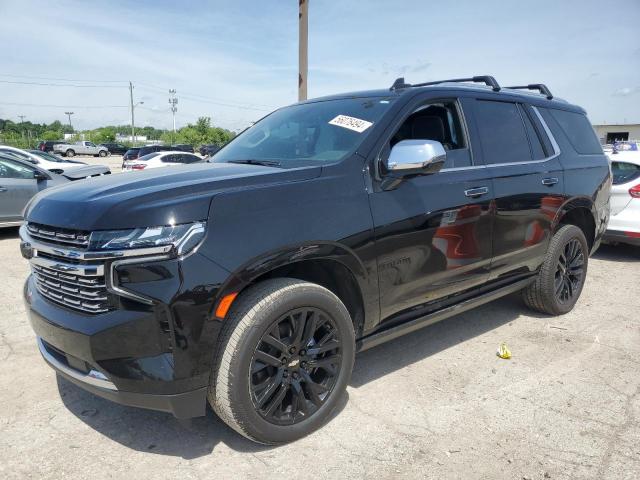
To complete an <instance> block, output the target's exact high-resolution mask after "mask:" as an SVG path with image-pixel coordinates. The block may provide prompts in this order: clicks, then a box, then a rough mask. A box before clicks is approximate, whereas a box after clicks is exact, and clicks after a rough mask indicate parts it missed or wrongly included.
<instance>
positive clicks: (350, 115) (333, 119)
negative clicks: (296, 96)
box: [211, 97, 393, 167]
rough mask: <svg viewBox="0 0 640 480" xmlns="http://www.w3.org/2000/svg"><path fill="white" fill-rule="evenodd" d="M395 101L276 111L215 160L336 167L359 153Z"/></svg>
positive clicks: (311, 105)
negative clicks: (368, 135) (331, 165)
mask: <svg viewBox="0 0 640 480" xmlns="http://www.w3.org/2000/svg"><path fill="white" fill-rule="evenodd" d="M392 102H393V98H382V97H375V98H345V99H339V100H328V101H322V102H315V103H306V104H302V105H293V106H290V107H286V108H283V109H280V110H276V111H275V112H273V113H272V114H271V115H268V116H267V117H265V118H263V119H262V120H260V121H259V122H258V123H256V124H255V125H253V126H252V127H251V128H249V129H247V130H245V131H244V132H243V133H241V134H240V135H239V136H238V137H237V138H235V139H234V140H233V141H232V142H230V143H229V144H228V145H226V146H225V147H223V148H222V149H221V150H220V151H218V152H217V153H216V154H215V155H214V156H213V157H212V159H211V161H212V162H213V163H224V162H240V161H247V162H249V161H250V162H253V163H259V162H265V163H267V162H272V163H273V164H277V165H278V166H282V167H298V166H302V165H310V164H314V163H331V162H336V161H339V160H342V159H344V158H345V157H347V156H348V155H349V154H351V153H353V152H354V151H355V150H356V148H357V147H358V146H359V145H360V143H361V142H362V141H363V140H364V138H365V137H366V135H367V134H368V133H369V132H370V131H371V129H372V128H373V125H374V124H375V123H376V122H377V121H378V120H380V118H382V116H383V115H384V114H385V113H386V112H387V111H388V109H389V107H390V106H391V103H392ZM274 162H277V163H274Z"/></svg>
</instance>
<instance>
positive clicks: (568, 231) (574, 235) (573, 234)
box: [549, 225, 589, 314]
mask: <svg viewBox="0 0 640 480" xmlns="http://www.w3.org/2000/svg"><path fill="white" fill-rule="evenodd" d="M558 233H560V238H559V242H558V246H559V248H556V251H554V252H553V256H552V257H551V258H552V263H551V265H550V267H551V268H550V271H549V273H550V275H551V278H550V279H549V284H550V286H551V289H552V291H551V294H552V298H553V301H554V302H555V307H556V310H557V311H558V312H560V313H561V314H564V313H568V312H570V311H571V310H572V309H573V307H574V306H575V304H576V302H577V301H578V299H579V298H580V295H581V294H582V289H583V288H584V284H585V281H586V279H587V269H588V265H589V245H588V243H587V239H586V238H585V236H584V233H583V232H582V230H580V229H579V228H578V227H576V226H574V225H567V226H565V227H563V228H562V231H560V232H558ZM573 239H576V240H578V241H579V242H580V245H581V246H582V254H583V257H584V264H583V266H582V270H583V272H582V278H581V281H580V286H579V288H578V291H577V292H576V293H575V294H574V295H573V298H571V299H570V300H569V301H568V302H560V300H558V298H557V296H556V294H555V287H554V281H553V280H554V278H555V271H556V269H557V265H558V261H559V259H560V255H561V254H562V253H563V252H564V248H565V246H566V245H567V243H569V242H570V241H571V240H573Z"/></svg>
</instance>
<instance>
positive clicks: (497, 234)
mask: <svg viewBox="0 0 640 480" xmlns="http://www.w3.org/2000/svg"><path fill="white" fill-rule="evenodd" d="M463 107H464V110H465V114H466V115H467V116H469V117H472V118H473V122H474V124H475V127H476V129H477V133H478V134H477V135H474V136H473V137H472V145H473V148H474V151H476V152H477V153H479V154H481V155H482V161H483V163H484V164H485V165H486V166H487V170H488V171H489V172H490V175H491V177H492V178H493V187H494V189H495V191H494V207H493V213H494V223H493V250H492V256H493V260H492V263H491V275H490V279H496V278H503V277H506V276H511V275H519V274H522V273H526V272H529V271H533V270H535V269H536V268H538V266H539V265H540V264H541V263H542V260H543V258H544V255H545V253H546V251H547V246H548V244H549V239H550V234H551V227H552V224H553V221H554V219H555V218H556V214H557V212H558V210H559V209H560V207H561V206H562V204H563V202H564V172H563V168H562V165H561V164H560V161H559V159H558V157H557V155H556V153H558V152H555V151H548V149H547V147H546V146H545V144H546V140H547V138H546V134H545V136H544V137H543V136H542V135H543V134H542V133H541V132H540V131H539V130H541V129H542V125H541V124H539V123H538V121H537V119H535V118H532V116H531V115H530V114H529V113H527V110H526V109H525V108H524V107H523V106H519V105H518V104H517V103H514V102H504V101H496V100H495V99H490V97H488V98H482V97H480V98H478V99H475V100H472V99H468V100H467V101H465V102H464V104H463ZM543 142H544V143H543ZM547 155H548V157H547Z"/></svg>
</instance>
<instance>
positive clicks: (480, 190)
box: [464, 187, 489, 198]
mask: <svg viewBox="0 0 640 480" xmlns="http://www.w3.org/2000/svg"><path fill="white" fill-rule="evenodd" d="M487 193H489V189H488V188H487V187H477V188H470V189H469V190H465V191H464V194H465V195H466V196H467V197H471V198H475V197H480V196H482V195H486V194H487Z"/></svg>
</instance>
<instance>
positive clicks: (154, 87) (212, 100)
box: [136, 82, 277, 111]
mask: <svg viewBox="0 0 640 480" xmlns="http://www.w3.org/2000/svg"><path fill="white" fill-rule="evenodd" d="M136 85H142V88H143V89H148V90H157V91H158V92H162V93H164V92H166V91H167V89H166V88H162V87H160V86H158V85H152V84H150V83H146V82H136ZM180 96H182V97H185V96H189V97H196V98H195V100H199V99H204V100H207V101H209V102H210V103H216V104H221V105H223V106H226V107H242V106H247V107H251V108H253V109H255V110H263V111H266V110H267V109H265V108H257V107H267V108H268V109H269V110H272V109H274V108H277V107H276V106H275V105H267V104H264V103H255V102H238V101H236V100H220V99H217V98H211V97H206V96H204V95H199V94H197V93H189V92H183V91H182V90H181V91H180Z"/></svg>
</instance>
